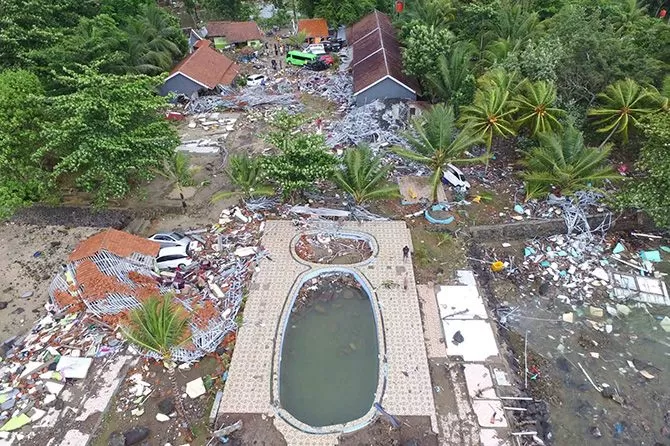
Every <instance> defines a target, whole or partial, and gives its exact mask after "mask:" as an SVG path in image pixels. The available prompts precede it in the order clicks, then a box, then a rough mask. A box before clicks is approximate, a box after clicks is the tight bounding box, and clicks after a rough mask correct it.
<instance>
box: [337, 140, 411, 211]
mask: <svg viewBox="0 0 670 446" xmlns="http://www.w3.org/2000/svg"><path fill="white" fill-rule="evenodd" d="M381 160H382V157H381V156H379V155H377V156H375V155H374V154H373V153H372V151H371V150H370V148H369V147H365V146H362V147H357V148H353V149H347V151H346V152H345V153H344V160H343V165H342V168H341V169H337V170H336V171H335V173H334V174H333V179H334V180H335V182H336V183H337V185H338V186H340V188H341V189H342V190H344V191H345V192H347V193H348V194H349V195H351V196H352V197H353V199H354V202H356V204H357V205H358V204H362V203H364V202H366V201H369V200H378V199H385V198H397V197H399V196H400V192H399V190H398V186H397V185H396V184H392V183H389V182H388V181H387V180H386V178H387V177H388V174H389V173H390V172H391V170H392V169H393V166H391V165H383V164H382V163H381Z"/></svg>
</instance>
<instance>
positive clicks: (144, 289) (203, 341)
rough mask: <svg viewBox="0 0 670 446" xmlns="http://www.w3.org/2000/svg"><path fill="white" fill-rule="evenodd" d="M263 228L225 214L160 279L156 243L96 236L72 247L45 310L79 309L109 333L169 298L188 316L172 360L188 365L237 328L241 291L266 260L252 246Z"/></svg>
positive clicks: (248, 215) (243, 213) (239, 212)
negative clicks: (152, 302)
mask: <svg viewBox="0 0 670 446" xmlns="http://www.w3.org/2000/svg"><path fill="white" fill-rule="evenodd" d="M263 226H264V222H263V221H262V217H261V216H260V215H259V214H257V213H255V212H251V211H249V210H246V209H241V208H238V207H235V208H232V209H225V210H224V211H223V212H222V213H221V217H220V219H219V222H218V223H217V224H215V225H212V226H211V227H210V228H207V229H202V230H198V231H191V232H190V233H188V235H189V236H190V237H191V238H192V239H193V240H194V241H193V242H191V245H190V246H189V249H190V255H191V257H192V260H193V263H191V264H190V265H188V266H185V267H179V268H177V270H176V271H175V272H168V271H161V272H160V273H156V272H155V271H154V262H155V260H154V259H155V256H156V255H157V254H158V244H157V243H155V242H152V241H148V240H146V239H142V238H139V237H135V236H131V235H130V234H126V233H123V232H121V231H113V230H110V231H106V232H103V233H100V234H97V235H96V236H93V237H91V238H90V239H88V240H86V241H84V242H82V243H81V244H80V246H79V247H78V248H77V249H76V250H75V251H74V252H73V254H72V255H71V256H70V259H69V260H70V263H69V264H68V265H67V266H66V267H65V268H64V269H63V271H61V272H60V273H59V274H58V275H57V276H56V277H55V278H54V280H53V282H52V284H51V287H50V290H49V294H50V297H51V305H52V307H53V309H54V310H55V311H56V312H59V313H64V312H73V311H78V310H80V309H83V308H86V309H87V310H88V311H90V312H91V313H93V314H94V315H96V316H97V317H99V318H100V319H102V320H103V321H105V322H106V323H107V324H108V325H109V326H111V327H114V326H116V325H118V324H119V323H122V321H123V320H124V318H125V317H126V316H127V313H128V311H129V310H133V309H135V308H139V307H140V306H141V305H142V302H143V301H145V300H146V299H148V298H150V297H152V296H156V295H159V294H162V295H166V294H170V295H174V300H175V302H176V303H178V304H180V305H181V306H183V307H184V309H185V310H186V311H187V312H188V313H189V314H190V319H189V331H190V333H189V342H188V343H187V344H184V345H181V346H179V347H173V348H172V359H173V360H174V361H178V362H193V361H195V360H197V359H199V358H200V357H202V356H204V355H205V354H207V353H210V352H213V351H214V350H215V349H216V348H217V346H218V345H219V344H220V343H221V341H222V340H223V338H224V337H225V336H226V334H227V333H230V332H232V331H234V330H235V329H236V328H237V324H236V323H235V317H236V315H237V312H238V311H239V308H240V304H241V302H242V292H243V287H244V285H245V283H246V282H247V280H248V279H249V278H250V276H251V273H252V271H253V270H254V268H255V267H256V265H257V264H258V262H259V261H260V260H261V259H262V258H263V257H264V256H265V255H266V252H265V251H264V250H263V249H262V247H260V246H259V242H260V235H261V232H262V229H263ZM142 353H143V354H144V355H146V356H148V357H153V358H155V359H162V358H161V357H160V356H159V355H158V354H157V353H155V352H151V351H145V352H142Z"/></svg>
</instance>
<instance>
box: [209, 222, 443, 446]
mask: <svg viewBox="0 0 670 446" xmlns="http://www.w3.org/2000/svg"><path fill="white" fill-rule="evenodd" d="M341 230H343V231H351V232H361V233H365V234H368V235H369V236H370V237H372V238H373V239H374V240H375V241H376V244H377V246H378V253H377V255H376V256H375V257H374V258H373V259H372V260H371V261H369V262H367V263H363V264H360V265H358V266H353V267H351V269H353V270H355V272H357V273H358V274H359V275H361V276H363V277H364V278H365V279H366V280H367V281H368V282H369V283H370V285H372V288H373V289H374V290H375V291H376V293H375V294H376V298H377V303H378V307H379V309H380V313H381V317H382V319H383V329H384V337H385V349H386V363H387V367H386V369H384V367H383V365H381V367H380V371H381V373H382V374H385V378H386V388H385V390H384V392H383V395H382V397H381V405H382V406H383V407H384V409H385V410H387V411H388V412H389V413H392V414H394V415H398V416H427V417H430V419H431V423H432V425H433V429H434V430H435V431H437V422H436V416H435V407H434V403H433V393H432V387H431V382H430V374H429V371H428V360H427V357H426V346H425V344H424V336H423V330H422V325H421V314H420V311H419V301H418V297H417V292H416V288H415V285H414V284H415V280H414V271H413V269H412V264H411V259H403V250H402V248H403V247H404V246H409V247H410V249H411V248H412V241H411V237H410V232H409V230H408V229H407V227H406V225H405V222H403V221H388V222H362V223H350V222H347V223H346V224H345V225H343V226H342V227H341ZM298 234H299V229H298V228H297V227H295V226H294V224H293V223H292V222H291V221H285V220H278V221H267V223H266V227H265V234H264V236H263V240H262V244H263V246H264V247H265V248H266V249H267V250H268V251H269V252H270V259H266V260H263V262H262V263H261V265H260V271H258V272H257V273H255V274H254V278H253V280H252V284H251V286H250V292H249V296H248V298H247V302H246V306H245V309H244V323H243V325H242V327H241V328H240V330H239V333H238V338H237V343H236V346H235V353H234V355H233V359H232V363H231V365H230V370H229V375H228V380H227V382H226V386H225V390H224V393H223V400H222V402H221V407H220V409H219V410H220V413H257V414H267V415H270V416H275V415H276V413H277V407H276V404H275V403H273V397H272V395H273V392H272V383H273V378H276V376H275V377H273V360H274V356H275V351H274V349H275V347H277V348H278V345H279V344H278V343H277V345H276V346H275V342H278V325H279V324H278V322H279V320H280V318H281V316H282V313H283V312H284V310H285V308H284V306H285V304H286V301H287V299H289V297H290V296H289V294H290V293H291V290H292V288H293V287H294V285H295V284H296V281H297V279H298V278H299V276H301V275H302V274H303V273H305V272H308V271H309V270H310V269H312V270H316V269H320V268H328V267H329V266H330V265H314V264H311V265H310V264H306V263H304V262H301V261H298V260H297V259H296V257H295V254H294V253H293V252H292V249H291V247H290V244H291V241H292V240H293V239H294V238H295V237H296V235H298ZM391 282H392V283H393V284H394V285H393V286H388V285H389V284H390V283H391ZM382 284H384V285H385V286H382ZM275 373H276V370H275ZM274 420H275V421H274V422H275V426H276V427H277V429H278V430H279V431H280V432H282V434H283V435H284V438H285V439H286V441H287V443H288V444H289V445H314V446H316V445H321V444H323V445H330V444H336V443H337V434H330V435H312V434H306V433H303V432H301V431H299V430H297V429H295V428H293V427H292V426H291V425H289V424H288V423H286V422H285V421H283V420H282V419H281V418H279V417H276V416H275V418H274Z"/></svg>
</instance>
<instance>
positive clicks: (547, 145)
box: [521, 127, 621, 199]
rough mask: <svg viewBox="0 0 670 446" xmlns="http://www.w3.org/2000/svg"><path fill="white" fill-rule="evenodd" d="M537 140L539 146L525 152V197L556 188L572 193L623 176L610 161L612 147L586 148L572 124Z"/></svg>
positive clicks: (580, 135) (545, 192)
mask: <svg viewBox="0 0 670 446" xmlns="http://www.w3.org/2000/svg"><path fill="white" fill-rule="evenodd" d="M538 141H539V145H538V146H537V147H535V148H533V149H531V150H530V151H527V152H524V159H523V161H522V164H523V166H524V167H525V169H526V170H525V171H524V172H523V173H522V174H521V177H522V178H523V180H524V181H525V184H526V199H529V198H534V197H541V196H546V195H547V194H548V193H549V192H551V191H552V190H553V188H556V189H558V192H560V193H562V194H563V195H569V194H572V193H573V192H576V191H578V190H586V189H590V188H593V187H595V186H598V185H600V184H602V183H603V182H604V181H606V180H617V179H620V178H621V176H620V175H618V174H617V173H615V172H614V170H613V169H612V167H611V166H610V165H608V164H607V157H608V155H609V148H605V149H602V150H600V149H595V148H591V147H586V146H585V145H584V138H583V136H582V134H581V133H580V132H579V131H578V130H576V129H574V128H573V127H566V128H565V130H564V131H563V132H562V133H561V134H560V135H559V134H556V133H541V134H539V135H538Z"/></svg>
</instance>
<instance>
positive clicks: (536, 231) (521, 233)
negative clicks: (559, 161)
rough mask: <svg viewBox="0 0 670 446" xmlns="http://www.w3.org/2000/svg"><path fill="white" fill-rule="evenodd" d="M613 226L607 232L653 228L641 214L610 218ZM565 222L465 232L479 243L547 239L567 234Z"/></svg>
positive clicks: (593, 220)
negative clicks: (535, 238) (536, 238)
mask: <svg viewBox="0 0 670 446" xmlns="http://www.w3.org/2000/svg"><path fill="white" fill-rule="evenodd" d="M603 217H604V215H594V216H591V217H589V225H590V226H591V228H596V227H598V225H599V224H600V223H602V221H603ZM612 220H613V224H612V228H611V229H610V230H609V232H610V233H611V232H614V231H651V230H654V229H656V228H654V225H653V224H652V222H651V221H650V220H649V219H648V218H646V217H645V216H644V215H643V214H633V215H625V216H618V217H616V221H615V220H614V216H613V217H612ZM567 230H568V229H567V227H566V226H565V221H564V220H563V219H562V218H554V219H550V220H525V221H521V222H519V223H508V224H501V225H485V226H470V227H468V228H467V229H466V231H467V232H468V233H469V234H470V236H471V237H472V238H473V239H474V240H476V241H480V242H490V241H501V242H506V241H510V240H525V239H528V238H533V237H549V236H552V235H556V234H565V233H567Z"/></svg>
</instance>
